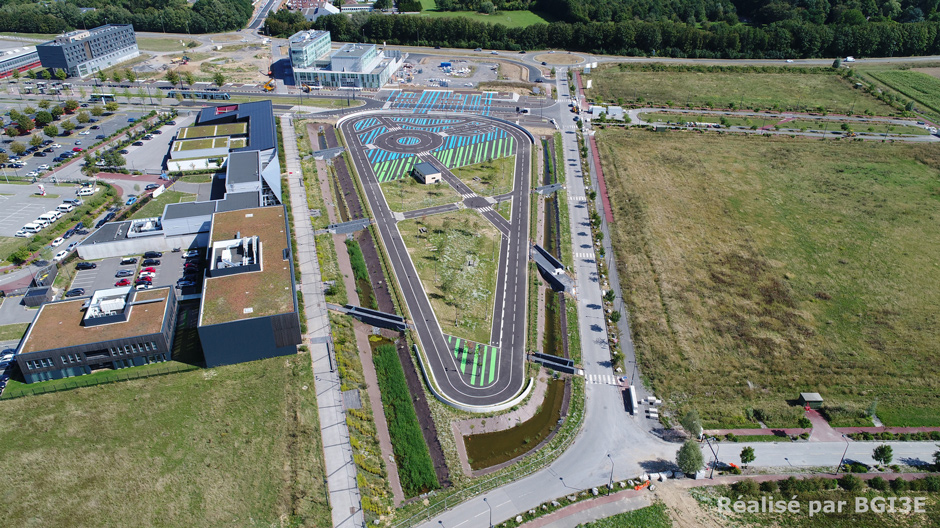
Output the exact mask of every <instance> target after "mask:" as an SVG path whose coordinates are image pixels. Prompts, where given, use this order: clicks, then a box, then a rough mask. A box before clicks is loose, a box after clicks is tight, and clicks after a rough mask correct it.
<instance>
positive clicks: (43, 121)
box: [36, 110, 54, 128]
mask: <svg viewBox="0 0 940 528" xmlns="http://www.w3.org/2000/svg"><path fill="white" fill-rule="evenodd" d="M53 120H54V118H53V117H52V114H51V113H49V112H46V111H45V110H42V111H40V112H36V127H37V128H42V127H44V126H46V125H48V124H49V123H51V122H52V121H53Z"/></svg>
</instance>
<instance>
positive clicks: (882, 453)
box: [871, 444, 894, 466]
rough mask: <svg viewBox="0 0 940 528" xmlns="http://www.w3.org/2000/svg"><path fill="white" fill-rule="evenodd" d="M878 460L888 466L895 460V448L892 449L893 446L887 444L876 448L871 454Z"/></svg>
mask: <svg viewBox="0 0 940 528" xmlns="http://www.w3.org/2000/svg"><path fill="white" fill-rule="evenodd" d="M871 457H872V458H874V459H875V460H876V461H877V462H880V463H881V464H882V465H885V466H887V465H888V464H890V463H891V461H892V460H894V450H893V449H891V446H889V445H887V444H882V445H880V446H878V447H876V448H875V451H874V452H873V453H872V455H871Z"/></svg>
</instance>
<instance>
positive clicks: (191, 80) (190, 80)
mask: <svg viewBox="0 0 940 528" xmlns="http://www.w3.org/2000/svg"><path fill="white" fill-rule="evenodd" d="M183 79H184V80H185V81H186V84H188V85H190V86H192V85H193V83H195V82H196V77H194V76H193V74H192V72H183Z"/></svg>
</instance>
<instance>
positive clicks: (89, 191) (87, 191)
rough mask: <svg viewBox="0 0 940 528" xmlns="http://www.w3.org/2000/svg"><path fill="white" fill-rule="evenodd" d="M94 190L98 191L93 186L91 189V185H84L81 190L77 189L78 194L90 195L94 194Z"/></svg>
mask: <svg viewBox="0 0 940 528" xmlns="http://www.w3.org/2000/svg"><path fill="white" fill-rule="evenodd" d="M96 192H98V188H97V187H95V188H94V189H92V188H91V187H84V188H83V189H82V190H80V191H78V195H79V196H91V195H93V194H95V193H96Z"/></svg>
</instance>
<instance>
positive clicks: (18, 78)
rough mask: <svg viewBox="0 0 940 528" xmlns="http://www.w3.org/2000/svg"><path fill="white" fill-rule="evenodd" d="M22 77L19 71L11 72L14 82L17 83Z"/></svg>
mask: <svg viewBox="0 0 940 528" xmlns="http://www.w3.org/2000/svg"><path fill="white" fill-rule="evenodd" d="M22 76H23V74H21V73H20V70H13V74H12V77H13V80H14V81H19V80H20V77H22Z"/></svg>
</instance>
